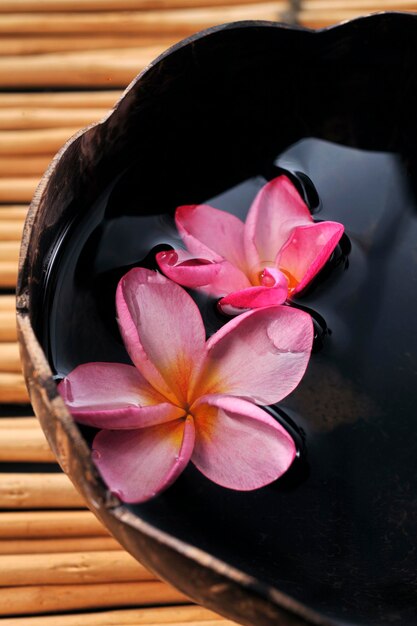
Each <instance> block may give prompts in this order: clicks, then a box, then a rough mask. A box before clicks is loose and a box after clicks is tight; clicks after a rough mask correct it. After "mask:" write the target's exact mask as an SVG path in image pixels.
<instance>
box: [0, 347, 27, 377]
mask: <svg viewBox="0 0 417 626" xmlns="http://www.w3.org/2000/svg"><path fill="white" fill-rule="evenodd" d="M21 371H22V368H21V365H20V354H19V347H18V345H17V343H15V342H5V343H0V372H21Z"/></svg>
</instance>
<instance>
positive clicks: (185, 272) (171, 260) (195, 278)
mask: <svg viewBox="0 0 417 626" xmlns="http://www.w3.org/2000/svg"><path fill="white" fill-rule="evenodd" d="M156 261H157V263H158V265H159V267H160V268H161V270H162V271H163V272H164V274H165V275H166V276H168V278H170V279H171V280H173V281H174V282H176V283H178V284H180V285H183V286H184V287H190V288H191V289H201V290H202V291H204V292H205V293H207V294H209V295H211V296H214V297H217V298H219V297H221V296H222V295H224V294H225V293H228V292H229V291H233V290H234V289H242V288H243V289H244V288H245V287H248V286H249V285H250V282H249V280H248V279H247V278H246V276H245V275H244V274H243V272H241V271H240V270H239V269H238V268H237V267H235V266H234V265H232V264H231V263H229V262H228V261H210V260H208V259H202V258H198V259H194V258H193V257H192V256H191V255H190V254H189V253H188V252H184V251H183V250H170V251H167V252H158V254H157V255H156Z"/></svg>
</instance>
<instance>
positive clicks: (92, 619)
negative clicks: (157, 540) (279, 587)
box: [1, 605, 234, 626]
mask: <svg viewBox="0 0 417 626" xmlns="http://www.w3.org/2000/svg"><path fill="white" fill-rule="evenodd" d="M208 621H210V622H212V621H214V623H215V624H216V625H217V626H226V625H228V626H233V624H234V622H229V621H228V620H226V621H225V620H223V619H222V618H221V617H220V616H219V615H216V614H215V613H213V612H212V611H209V610H208V609H204V608H203V607H200V606H196V605H188V606H169V607H163V606H160V607H157V608H154V607H151V608H142V609H119V610H116V611H101V612H100V613H78V614H76V615H43V616H42V617H25V618H19V617H12V618H10V619H7V618H6V619H2V620H1V624H2V626H125V625H126V624H131V625H132V626H151V625H152V626H161V624H172V626H174V625H175V626H178V624H187V625H188V626H200V623H201V624H202V626H207V622H208Z"/></svg>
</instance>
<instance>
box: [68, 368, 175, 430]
mask: <svg viewBox="0 0 417 626" xmlns="http://www.w3.org/2000/svg"><path fill="white" fill-rule="evenodd" d="M58 390H59V393H60V394H61V396H62V398H63V400H64V402H65V404H66V405H67V407H68V409H69V411H70V412H71V414H72V415H73V416H74V418H75V419H76V420H77V422H81V423H82V424H87V425H88V426H95V427H96V428H114V429H123V428H144V427H146V426H150V425H153V424H159V423H161V422H167V421H169V420H174V419H178V418H179V417H181V416H182V415H184V410H183V409H180V408H179V407H177V406H174V405H173V404H170V403H169V402H166V399H165V398H164V397H163V396H161V395H160V394H159V393H158V392H157V391H155V389H153V387H151V385H150V384H149V383H148V381H147V380H145V379H144V378H143V376H142V375H141V374H140V372H139V371H138V370H137V369H136V368H135V367H132V366H131V365H124V364H121V363H85V364H84V365H79V366H78V367H76V368H75V369H74V370H73V371H72V372H71V373H70V374H68V376H67V377H66V378H64V380H62V381H61V382H60V383H59V385H58Z"/></svg>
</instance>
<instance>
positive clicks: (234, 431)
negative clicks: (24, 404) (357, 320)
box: [59, 268, 313, 502]
mask: <svg viewBox="0 0 417 626" xmlns="http://www.w3.org/2000/svg"><path fill="white" fill-rule="evenodd" d="M116 306H117V314H118V320H119V326H120V331H121V334H122V337H123V340H124V343H125V346H126V348H127V351H128V353H129V355H130V358H131V359H132V362H133V364H134V365H124V364H118V363H86V364H84V365H79V366H78V367H77V368H75V370H73V371H72V372H71V373H70V374H69V375H68V376H67V377H66V378H65V379H64V380H63V381H61V382H60V384H59V391H60V393H61V396H62V397H63V399H64V401H65V402H66V404H67V406H68V408H69V410H70V412H71V413H72V415H73V416H74V418H75V419H76V420H77V421H78V422H80V423H82V424H87V425H89V426H94V427H96V428H99V429H101V430H100V431H99V432H98V434H97V435H96V436H95V439H94V442H93V459H94V462H95V464H96V466H97V467H98V469H99V471H100V473H101V475H102V477H103V479H104V481H105V482H106V483H107V485H108V486H109V488H110V489H111V490H112V491H113V492H114V493H116V494H117V495H119V497H120V498H121V499H122V500H124V501H125V502H143V501H145V500H148V499H149V498H151V497H153V496H155V495H156V494H158V493H159V492H161V491H162V490H164V489H166V488H167V487H168V486H169V485H170V484H171V483H172V482H173V481H174V480H175V479H176V478H177V477H178V476H179V475H180V474H181V472H182V471H183V470H184V468H185V467H186V465H187V463H188V462H189V461H190V460H191V461H192V462H193V463H194V465H195V466H196V467H197V468H198V469H199V470H200V471H201V472H202V473H203V474H204V475H205V476H207V477H208V478H209V479H211V480H212V481H214V482H215V483H217V484H219V485H222V486H224V487H228V488H231V489H237V490H243V491H245V490H252V489H257V488H258V487H262V486H264V485H267V484H268V483H270V482H272V481H274V480H276V479H277V478H278V477H279V476H281V474H283V473H284V472H285V471H286V470H287V469H288V467H289V466H290V465H291V463H292V461H293V459H294V456H295V454H296V449H295V444H294V441H293V439H292V438H291V436H290V435H289V434H288V433H287V431H286V430H285V429H284V428H283V427H282V426H280V424H279V423H277V422H276V421H275V420H274V419H273V418H272V417H271V416H270V415H269V414H268V413H267V412H266V411H264V410H263V409H261V408H260V407H259V406H257V404H260V405H267V404H272V403H275V402H278V401H280V400H281V399H282V398H284V397H285V396H286V395H288V394H289V393H290V392H291V391H292V390H293V389H294V388H295V387H296V386H297V385H298V383H299V382H300V380H301V378H302V376H303V374H304V372H305V369H306V367H307V363H308V360H309V356H310V351H311V346H312V340H313V327H312V322H311V318H310V316H309V315H308V314H306V313H303V312H302V311H298V310H296V309H291V308H290V307H269V308H264V309H261V310H257V311H250V312H248V313H245V314H243V315H241V316H239V317H236V318H234V319H232V320H231V321H230V322H228V323H227V324H226V325H225V326H223V327H222V328H221V329H220V330H219V331H218V332H217V333H215V334H214V335H213V336H212V337H211V338H210V339H209V340H208V341H206V339H205V330H204V325H203V321H202V318H201V315H200V312H199V310H198V308H197V306H196V304H195V303H194V301H193V300H192V298H191V297H190V296H189V295H188V294H187V293H186V292H185V291H184V290H183V289H181V287H179V286H178V285H176V284H175V283H173V282H171V281H170V280H168V279H167V278H165V277H164V276H162V275H161V274H159V273H157V272H154V271H150V270H146V269H142V268H138V269H133V270H131V271H130V272H128V274H126V275H125V276H124V277H123V278H122V279H121V281H120V283H119V286H118V289H117V294H116Z"/></svg>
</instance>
